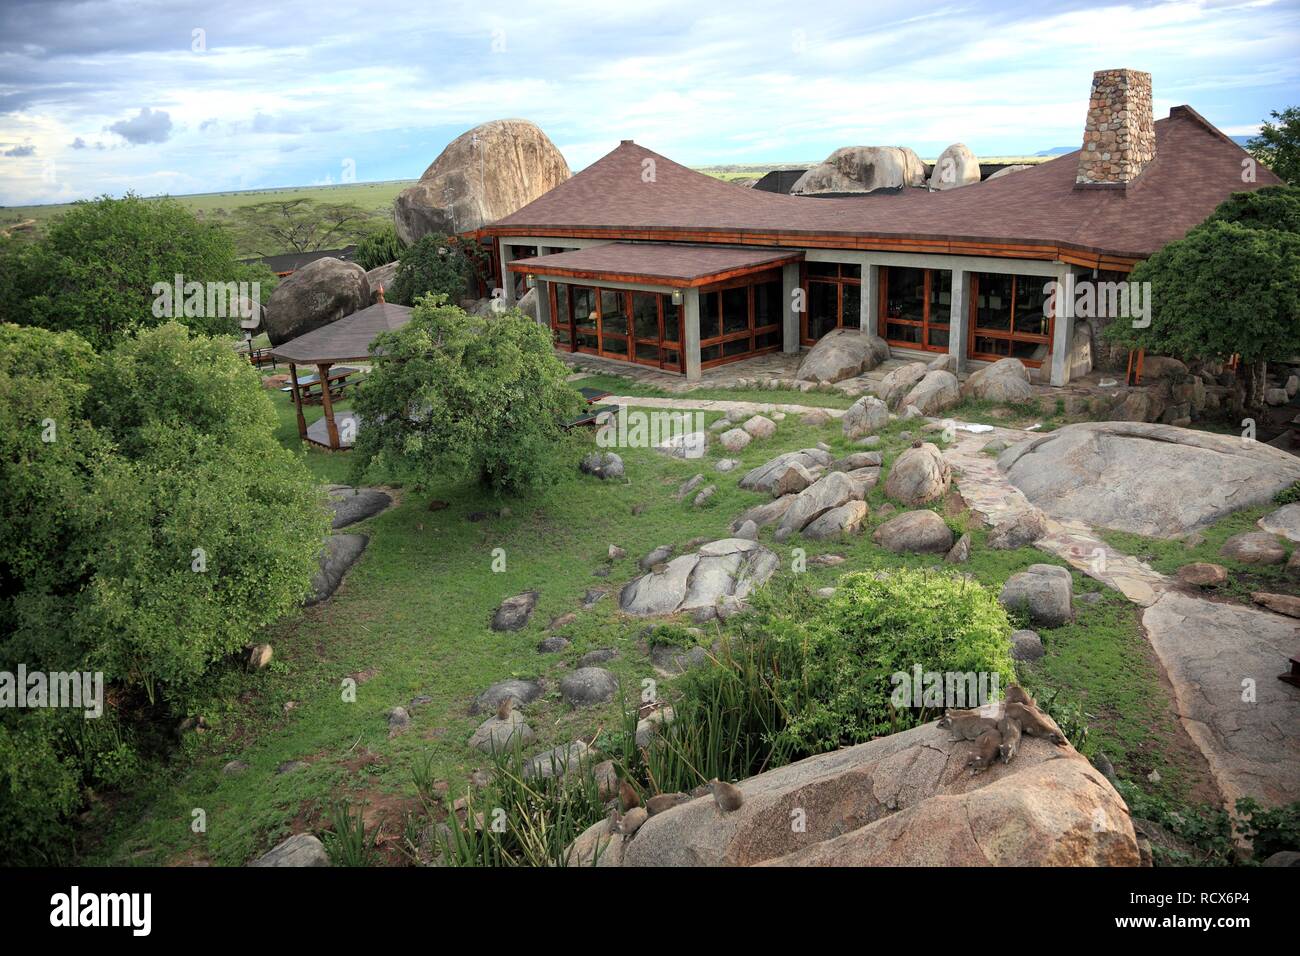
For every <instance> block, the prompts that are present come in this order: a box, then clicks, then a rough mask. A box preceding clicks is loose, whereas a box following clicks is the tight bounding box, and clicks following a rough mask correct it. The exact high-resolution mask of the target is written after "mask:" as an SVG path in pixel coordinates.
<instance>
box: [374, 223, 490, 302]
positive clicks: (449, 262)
mask: <svg viewBox="0 0 1300 956" xmlns="http://www.w3.org/2000/svg"><path fill="white" fill-rule="evenodd" d="M485 267H486V263H485V256H484V254H483V252H482V250H481V249H480V248H479V247H478V246H477V245H474V244H473V243H467V242H462V241H460V240H459V239H458V238H456V237H455V236H442V235H437V234H435V233H431V234H429V235H427V236H422V237H421V238H419V239H417V240H416V241H415V242H413V243H412V244H411V245H409V246H407V247H406V248H405V249H404V250H403V251H402V255H401V265H399V266H398V267H397V277H396V278H395V279H394V280H393V288H392V290H391V291H392V295H391V296H390V297H389V298H390V300H391V301H393V302H397V303H400V304H401V305H413V304H414V303H415V300H416V299H418V298H420V296H424V295H430V294H433V295H443V296H446V298H447V300H448V301H450V302H458V301H460V300H461V299H462V298H464V297H465V296H467V295H469V294H470V293H471V292H472V291H473V290H474V286H475V284H476V282H477V280H478V277H479V276H480V274H481V273H482V271H483V269H484V268H485Z"/></svg>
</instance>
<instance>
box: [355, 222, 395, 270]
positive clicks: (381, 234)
mask: <svg viewBox="0 0 1300 956" xmlns="http://www.w3.org/2000/svg"><path fill="white" fill-rule="evenodd" d="M405 248H406V244H405V243H404V242H402V240H401V239H400V238H399V237H398V235H397V230H396V229H394V228H393V227H392V225H391V224H390V225H387V226H385V227H384V228H383V229H380V230H379V231H378V232H375V233H372V234H371V235H369V236H367V237H366V238H364V239H362V240H361V241H360V242H358V243H357V251H356V252H354V253H353V254H352V261H353V262H355V263H356V264H357V265H359V266H361V268H363V269H365V270H366V271H367V272H369V271H370V270H371V269H378V268H379V267H380V266H385V265H388V263H390V262H396V261H397V260H398V259H400V258H401V257H402V251H403V250H404V249H405Z"/></svg>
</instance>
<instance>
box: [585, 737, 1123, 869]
mask: <svg viewBox="0 0 1300 956" xmlns="http://www.w3.org/2000/svg"><path fill="white" fill-rule="evenodd" d="M951 736H952V735H951V734H950V733H948V732H947V731H946V730H944V729H941V728H939V727H938V726H937V725H935V724H926V725H925V726H922V727H917V728H915V729H913V730H908V731H904V732H903V733H900V734H893V735H892V736H888V737H882V738H880V739H878V740H873V741H871V742H869V743H864V744H859V745H857V746H855V747H847V748H844V749H842V750H837V751H833V752H831V753H827V754H821V755H818V756H816V757H810V758H808V759H806V760H801V761H799V762H797V763H793V764H790V765H788V766H785V767H781V768H779V769H777V770H772V771H768V772H767V773H763V774H759V775H758V776H756V777H751V778H749V779H748V780H744V781H741V782H740V783H739V784H738V786H739V788H740V791H741V793H742V794H743V795H744V802H743V803H742V805H741V806H740V807H739V808H738V809H737V810H734V811H732V812H730V813H726V814H723V813H722V812H721V811H720V810H719V809H718V807H717V804H716V802H715V801H714V799H713V797H712V796H711V795H709V794H706V795H704V796H701V797H698V798H696V799H692V800H688V801H687V802H684V803H680V804H678V805H677V806H675V807H671V808H669V809H667V810H664V811H663V812H662V813H657V814H655V815H654V816H652V817H650V818H649V820H647V821H646V822H645V823H644V824H643V825H642V826H641V828H640V829H639V830H638V831H637V833H636V835H635V836H634V837H632V838H631V839H630V840H629V841H627V842H626V843H625V844H623V845H622V847H621V848H620V849H621V858H619V859H617V860H614V861H612V862H614V863H615V864H617V863H620V862H621V863H622V864H623V865H627V866H752V865H755V864H766V865H789V866H836V865H846V866H859V865H861V866H884V865H894V866H909V865H915V866H926V865H931V866H1137V865H1138V864H1139V853H1138V848H1137V840H1136V837H1135V835H1134V832H1133V826H1132V824H1131V822H1130V821H1129V816H1128V812H1127V808H1126V807H1125V806H1124V802H1123V800H1122V799H1120V797H1119V795H1118V794H1117V793H1116V792H1115V790H1114V788H1113V787H1112V786H1111V785H1110V783H1108V782H1107V781H1106V779H1105V777H1103V776H1102V775H1101V773H1100V772H1098V771H1097V770H1096V769H1095V768H1093V767H1092V765H1091V764H1089V763H1088V761H1087V760H1085V759H1084V758H1083V757H1082V756H1080V755H1079V754H1078V753H1076V752H1075V751H1074V750H1073V749H1072V748H1070V747H1056V746H1054V745H1052V744H1051V743H1049V742H1047V741H1046V740H1042V739H1040V738H1035V737H1026V738H1024V739H1022V741H1021V746H1020V751H1019V753H1018V754H1017V756H1016V759H1015V760H1013V761H1012V762H1011V763H1009V764H1004V763H1002V762H1000V761H999V762H997V763H995V764H994V765H993V766H992V767H991V768H989V769H988V770H987V771H985V772H984V773H981V774H978V775H976V776H974V777H972V776H971V774H970V771H969V770H968V769H967V767H966V763H967V761H968V760H969V758H970V755H971V753H972V752H973V750H974V746H975V745H974V743H973V742H971V741H954V740H952V739H951ZM795 808H799V809H801V810H803V811H804V813H803V819H804V820H805V821H806V826H805V827H804V828H803V829H802V831H799V830H796V828H793V827H791V826H790V825H789V821H790V819H791V811H792V810H793V809H795ZM1098 820H1100V821H1103V824H1104V825H1102V826H1096V825H1095V821H1098ZM589 832H590V831H589ZM585 837H586V834H584V838H585ZM590 842H591V841H590V840H589V841H588V845H589V844H590ZM575 847H576V844H575Z"/></svg>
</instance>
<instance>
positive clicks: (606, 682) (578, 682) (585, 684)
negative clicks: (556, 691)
mask: <svg viewBox="0 0 1300 956" xmlns="http://www.w3.org/2000/svg"><path fill="white" fill-rule="evenodd" d="M617 691H618V678H616V677H615V676H614V675H613V674H611V673H610V672H609V671H607V670H605V668H603V667H579V668H578V669H577V670H576V671H574V672H573V673H572V674H567V675H565V677H564V678H563V679H562V680H561V681H560V694H561V695H562V696H563V697H564V700H565V702H566V703H568V704H570V705H571V706H574V707H584V706H587V705H589V704H600V703H604V702H605V701H607V700H611V699H612V698H613V697H614V694H615V693H616V692H617Z"/></svg>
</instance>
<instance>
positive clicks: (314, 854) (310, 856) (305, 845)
mask: <svg viewBox="0 0 1300 956" xmlns="http://www.w3.org/2000/svg"><path fill="white" fill-rule="evenodd" d="M248 865H249V866H329V865H330V858H329V854H328V853H326V852H325V844H323V843H321V842H320V840H318V839H316V837H314V836H312V835H311V834H310V833H295V834H294V835H293V836H291V837H289V839H287V840H285V841H283V842H282V843H279V844H277V845H276V846H275V847H273V848H272V849H270V850H268V851H267V852H266V853H265V854H263V855H262V856H260V857H258V858H257V859H256V860H254V861H253V862H252V863H250V864H248Z"/></svg>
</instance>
